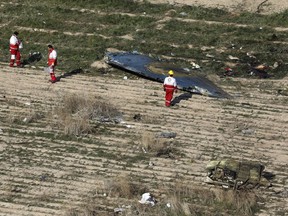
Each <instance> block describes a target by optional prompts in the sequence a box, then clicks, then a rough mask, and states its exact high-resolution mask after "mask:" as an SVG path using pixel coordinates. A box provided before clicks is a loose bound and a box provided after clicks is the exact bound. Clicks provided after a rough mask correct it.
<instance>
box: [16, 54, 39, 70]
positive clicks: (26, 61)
mask: <svg viewBox="0 0 288 216" xmlns="http://www.w3.org/2000/svg"><path fill="white" fill-rule="evenodd" d="M41 59H42V54H41V53H40V52H33V53H29V57H28V58H27V59H24V60H23V61H22V62H21V67H24V66H25V65H28V64H32V63H35V62H38V61H40V60H41Z"/></svg>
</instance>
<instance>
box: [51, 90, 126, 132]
mask: <svg viewBox="0 0 288 216" xmlns="http://www.w3.org/2000/svg"><path fill="white" fill-rule="evenodd" d="M54 114H55V116H56V117H57V124H58V125H59V127H60V128H61V129H63V131H64V133H65V134H66V135H75V136H80V135H86V134H89V133H92V132H93V128H94V126H93V124H95V122H117V121H120V119H121V116H122V115H121V113H120V111H118V110H117V109H116V108H115V107H114V106H113V105H112V104H110V103H109V102H106V101H103V100H101V99H99V98H93V97H88V96H85V95H76V94H71V95H67V96H64V97H63V102H62V103H61V104H59V105H58V106H57V107H56V108H55V110H54Z"/></svg>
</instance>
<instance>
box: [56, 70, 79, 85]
mask: <svg viewBox="0 0 288 216" xmlns="http://www.w3.org/2000/svg"><path fill="white" fill-rule="evenodd" d="M82 72H83V70H82V69H80V68H79V69H75V70H73V71H70V72H67V73H64V74H62V75H61V76H58V77H57V82H59V81H60V80H61V79H62V78H66V77H70V76H73V75H76V74H79V73H82Z"/></svg>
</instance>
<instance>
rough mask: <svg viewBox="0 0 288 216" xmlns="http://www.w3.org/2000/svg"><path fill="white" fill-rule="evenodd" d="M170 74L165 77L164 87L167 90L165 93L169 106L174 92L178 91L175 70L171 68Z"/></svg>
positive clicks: (166, 103)
mask: <svg viewBox="0 0 288 216" xmlns="http://www.w3.org/2000/svg"><path fill="white" fill-rule="evenodd" d="M168 74H169V76H168V77H166V78H165V79H164V84H163V89H164V91H165V92H166V95H165V105H166V106H167V107H169V106H170V105H171V100H172V98H173V94H174V92H177V83H176V79H175V78H174V77H173V76H174V72H173V71H172V70H170V71H169V72H168Z"/></svg>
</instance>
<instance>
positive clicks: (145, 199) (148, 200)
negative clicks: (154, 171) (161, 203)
mask: <svg viewBox="0 0 288 216" xmlns="http://www.w3.org/2000/svg"><path fill="white" fill-rule="evenodd" d="M139 203H141V204H150V205H151V206H154V205H155V204H156V200H155V198H154V197H153V196H152V195H151V194H150V193H144V194H142V198H141V200H139Z"/></svg>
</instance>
